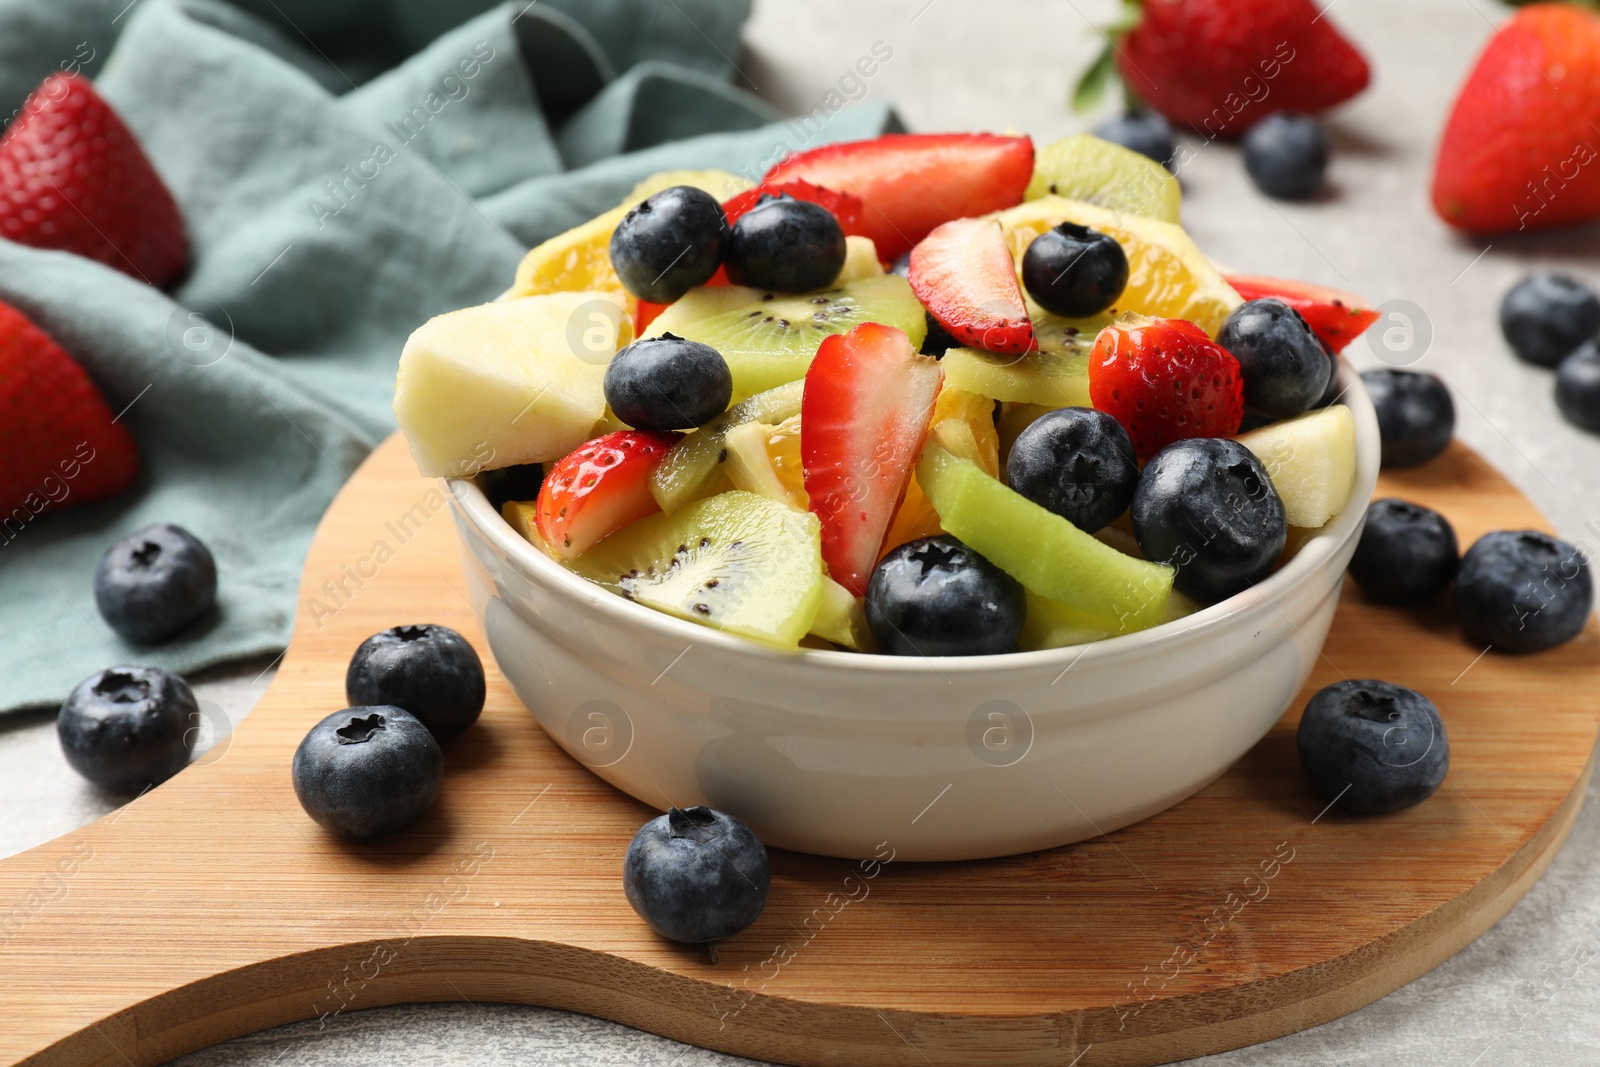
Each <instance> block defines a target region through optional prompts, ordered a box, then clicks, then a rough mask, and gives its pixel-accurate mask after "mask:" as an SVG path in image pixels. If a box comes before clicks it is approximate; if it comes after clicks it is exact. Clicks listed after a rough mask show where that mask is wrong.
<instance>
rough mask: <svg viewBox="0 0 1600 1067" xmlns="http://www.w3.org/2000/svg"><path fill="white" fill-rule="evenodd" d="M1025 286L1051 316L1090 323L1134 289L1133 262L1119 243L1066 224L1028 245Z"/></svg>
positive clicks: (1024, 276)
mask: <svg viewBox="0 0 1600 1067" xmlns="http://www.w3.org/2000/svg"><path fill="white" fill-rule="evenodd" d="M1022 284H1023V285H1024V286H1025V287H1026V288H1027V290H1028V295H1029V296H1031V297H1033V302H1034V303H1036V304H1038V305H1039V306H1040V307H1042V308H1044V309H1045V310H1046V311H1049V312H1051V313H1053V314H1056V315H1064V316H1066V317H1067V318H1069V319H1086V318H1088V317H1089V316H1091V315H1098V314H1100V312H1102V311H1104V310H1105V309H1106V308H1108V307H1110V306H1111V305H1112V304H1115V303H1116V302H1117V297H1119V296H1121V295H1122V290H1123V289H1124V288H1126V287H1127V284H1128V256H1127V254H1126V253H1125V252H1123V251H1122V246H1121V245H1120V244H1118V243H1117V241H1116V239H1115V238H1113V237H1110V236H1107V235H1106V234H1103V233H1101V232H1100V231H1099V230H1091V229H1089V227H1087V226H1079V225H1078V224H1077V223H1076V222H1063V223H1061V224H1060V225H1059V226H1057V227H1055V228H1054V229H1051V230H1046V231H1045V232H1044V233H1041V234H1040V235H1039V236H1038V237H1036V238H1034V239H1033V241H1032V243H1030V244H1029V245H1028V251H1027V252H1025V253H1023V256H1022Z"/></svg>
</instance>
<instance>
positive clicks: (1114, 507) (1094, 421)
mask: <svg viewBox="0 0 1600 1067" xmlns="http://www.w3.org/2000/svg"><path fill="white" fill-rule="evenodd" d="M1006 476H1007V479H1008V480H1009V481H1010V483H1011V488H1013V489H1015V490H1016V491H1017V492H1019V493H1021V494H1022V495H1023V496H1025V497H1027V498H1028V499H1029V500H1031V501H1033V502H1034V503H1035V504H1038V505H1039V506H1040V507H1042V508H1045V509H1047V510H1049V511H1053V512H1055V513H1056V514H1057V515H1060V516H1061V517H1062V518H1064V519H1066V520H1067V521H1068V522H1070V523H1072V525H1074V526H1076V527H1077V528H1078V529H1080V530H1083V531H1085V532H1086V533H1094V532H1095V531H1096V530H1098V529H1100V528H1102V527H1104V526H1105V525H1107V524H1108V523H1110V522H1111V521H1112V520H1113V519H1115V518H1116V517H1117V516H1118V515H1121V514H1122V513H1123V512H1124V511H1127V510H1128V504H1129V503H1131V502H1132V500H1133V487H1134V486H1135V485H1137V484H1138V482H1139V461H1138V459H1137V458H1135V455H1134V451H1133V440H1132V439H1131V438H1130V437H1129V436H1128V431H1127V430H1124V429H1123V428H1122V424H1121V423H1120V422H1118V421H1117V420H1116V419H1114V418H1112V417H1111V416H1110V415H1107V414H1106V413H1105V412H1103V411H1096V410H1094V409H1093V408H1061V409H1059V410H1057V411H1052V412H1049V413H1048V414H1045V415H1042V416H1040V417H1039V418H1038V419H1035V420H1034V421H1033V422H1032V423H1031V424H1029V426H1028V428H1027V429H1025V430H1023V431H1022V432H1021V433H1020V434H1018V435H1017V439H1016V441H1015V442H1014V443H1013V444H1012V446H1011V454H1010V456H1008V457H1007V458H1006Z"/></svg>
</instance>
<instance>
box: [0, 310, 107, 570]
mask: <svg viewBox="0 0 1600 1067" xmlns="http://www.w3.org/2000/svg"><path fill="white" fill-rule="evenodd" d="M0 456H4V457H5V461H4V462H0V542H4V541H9V540H11V538H13V537H15V536H16V535H17V532H18V531H17V527H18V525H19V524H24V523H26V522H28V521H29V519H31V517H32V516H34V515H39V514H42V513H43V512H46V511H55V510H57V509H59V508H61V507H65V506H67V505H70V504H87V503H89V502H91V501H95V500H103V499H105V498H106V497H109V496H114V495H116V494H117V493H120V492H122V490H124V489H126V488H127V487H128V486H129V485H131V484H133V480H134V478H136V477H137V476H138V474H139V450H138V448H137V447H136V446H135V445H134V443H133V437H132V435H130V434H129V433H128V431H127V429H126V428H125V427H124V426H123V425H122V424H121V423H119V422H115V421H113V414H112V411H111V409H110V408H109V407H108V406H106V402H105V400H104V398H102V397H101V396H100V392H99V390H97V389H96V388H95V387H94V383H93V382H91V381H90V380H89V376H88V375H87V374H85V373H84V372H83V368H82V367H80V366H78V364H77V363H75V362H73V360H72V357H71V356H69V355H67V353H66V352H64V351H63V350H62V349H61V346H60V345H58V344H56V343H55V342H54V341H52V340H51V339H50V337H49V335H48V334H46V333H45V332H44V331H43V330H41V329H39V327H37V326H35V325H34V324H33V323H32V322H30V321H29V320H28V317H27V316H26V315H24V314H22V312H20V311H18V310H16V309H15V308H13V307H10V306H9V305H6V304H0Z"/></svg>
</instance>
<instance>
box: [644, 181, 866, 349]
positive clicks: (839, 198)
mask: <svg viewBox="0 0 1600 1067" xmlns="http://www.w3.org/2000/svg"><path fill="white" fill-rule="evenodd" d="M783 193H788V194H789V195H790V196H792V197H794V198H795V199H796V200H809V201H811V203H813V204H821V205H822V206H823V207H825V208H827V209H828V210H829V211H831V212H833V217H834V218H836V219H838V220H839V226H840V228H841V229H843V230H844V232H845V234H846V235H847V236H848V235H850V234H861V233H862V230H861V209H862V204H861V198H860V197H859V196H856V195H854V194H853V193H837V192H834V191H833V190H832V189H824V188H822V187H821V186H817V185H812V184H811V183H810V182H807V181H800V180H798V179H797V180H795V181H792V182H783V183H781V184H778V185H771V184H765V185H758V186H756V187H755V188H754V189H746V190H745V191H744V192H742V193H739V194H737V195H736V196H733V197H731V198H730V199H727V200H724V201H723V202H722V214H723V215H724V216H726V217H727V220H728V225H729V226H732V225H733V224H734V223H735V222H737V221H739V216H741V215H743V214H744V213H745V212H747V211H749V210H750V209H751V208H753V207H755V206H756V205H757V204H758V203H760V202H761V198H762V197H763V196H779V195H781V194H783ZM706 284H707V285H727V284H729V282H728V272H727V271H725V270H723V269H722V268H721V267H718V268H717V273H715V274H713V275H712V276H711V280H710V281H708V282H706ZM665 310H667V305H666V304H653V303H651V302H650V301H648V300H641V301H639V306H638V307H637V308H636V309H635V310H634V313H633V335H634V336H635V337H642V336H644V331H645V329H646V328H647V327H648V326H649V325H650V324H651V323H652V322H654V321H655V320H656V316H657V315H659V314H661V313H662V312H663V311H665Z"/></svg>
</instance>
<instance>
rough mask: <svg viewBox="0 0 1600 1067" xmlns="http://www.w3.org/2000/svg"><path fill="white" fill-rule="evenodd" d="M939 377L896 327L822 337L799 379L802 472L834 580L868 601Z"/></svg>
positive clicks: (863, 327) (872, 327)
mask: <svg viewBox="0 0 1600 1067" xmlns="http://www.w3.org/2000/svg"><path fill="white" fill-rule="evenodd" d="M942 379H943V374H941V373H940V371H939V364H938V362H937V361H936V360H934V359H933V358H931V357H929V356H919V355H918V354H917V350H916V348H915V347H914V346H913V345H912V344H911V339H910V338H908V337H907V336H906V335H905V333H904V332H902V331H900V330H897V329H895V328H894V327H893V326H883V325H880V324H878V323H876V322H867V323H862V324H861V325H860V326H857V327H856V328H855V329H853V330H851V331H850V332H849V333H847V334H835V335H833V336H832V337H828V338H825V339H824V340H823V342H822V345H821V347H820V348H818V349H817V355H816V358H815V359H814V360H812V362H811V369H810V370H808V371H806V386H805V393H804V396H803V398H802V399H801V402H800V465H801V468H802V469H803V470H804V471H805V480H806V493H807V495H808V496H810V498H811V510H812V511H813V512H814V513H815V514H816V516H817V518H818V519H820V520H822V559H823V562H825V563H826V564H827V565H828V572H829V574H830V575H832V577H833V580H834V581H836V582H838V583H839V584H840V585H842V586H844V587H845V588H846V589H848V590H850V592H852V593H854V594H855V595H856V596H864V595H866V592H867V581H868V579H870V578H871V577H872V566H873V564H874V563H875V562H876V561H877V558H878V548H879V546H880V545H882V544H883V536H884V534H885V533H886V532H887V531H888V529H889V520H890V519H892V518H894V511H895V508H896V507H897V506H898V505H899V503H900V498H901V497H903V496H904V495H905V492H906V485H907V483H908V482H909V481H910V480H911V469H912V466H913V465H914V464H915V463H916V461H917V454H918V453H919V452H921V451H922V439H923V438H924V437H925V436H926V435H927V432H928V420H929V418H931V417H932V415H933V401H934V398H935V397H937V396H938V395H939V383H940V381H941V380H942Z"/></svg>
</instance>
